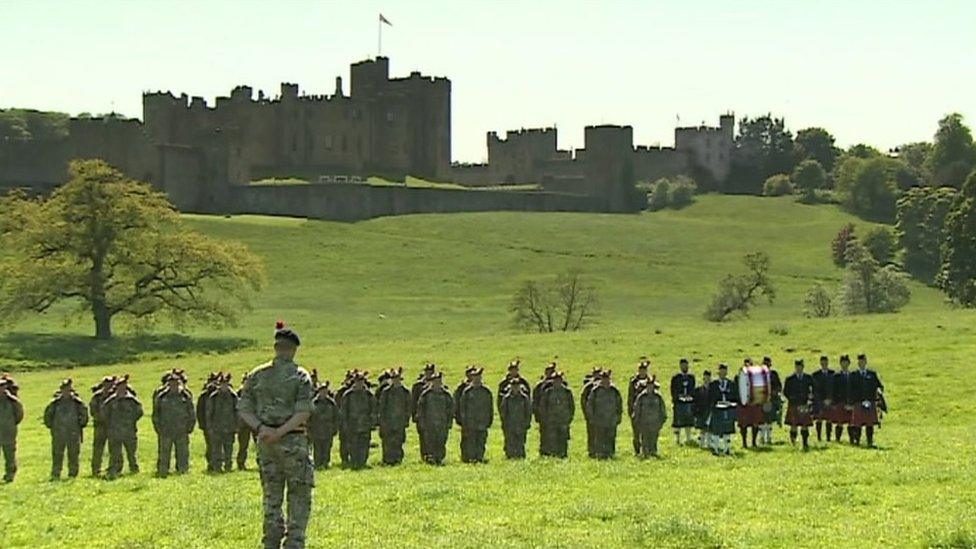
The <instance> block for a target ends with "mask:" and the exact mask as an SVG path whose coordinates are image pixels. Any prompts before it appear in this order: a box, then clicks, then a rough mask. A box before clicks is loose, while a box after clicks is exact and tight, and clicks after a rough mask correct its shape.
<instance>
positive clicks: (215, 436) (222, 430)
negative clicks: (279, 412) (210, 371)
mask: <svg viewBox="0 0 976 549" xmlns="http://www.w3.org/2000/svg"><path fill="white" fill-rule="evenodd" d="M230 378H231V375H230V373H229V372H228V373H225V374H221V375H218V376H217V387H216V388H215V389H214V391H213V392H212V393H210V397H209V398H210V400H209V401H208V402H207V429H209V430H210V440H211V444H212V449H213V462H214V469H215V470H216V471H217V472H225V473H229V472H230V471H231V470H232V469H233V463H234V438H235V437H236V436H237V393H236V392H235V391H234V388H233V386H231V384H230Z"/></svg>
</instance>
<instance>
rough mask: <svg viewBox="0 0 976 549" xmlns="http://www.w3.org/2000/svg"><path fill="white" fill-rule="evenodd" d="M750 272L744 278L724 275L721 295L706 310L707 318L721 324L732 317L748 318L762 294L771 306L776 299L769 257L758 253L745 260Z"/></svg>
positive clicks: (718, 294) (721, 282) (713, 299)
mask: <svg viewBox="0 0 976 549" xmlns="http://www.w3.org/2000/svg"><path fill="white" fill-rule="evenodd" d="M742 261H743V263H745V264H746V267H747V268H748V269H749V272H748V273H746V274H742V275H733V274H728V275H725V278H723V279H722V280H721V281H720V282H719V285H718V293H716V294H715V295H714V296H712V301H711V303H709V305H708V308H706V309H705V319H706V320H710V321H712V322H722V321H725V320H728V319H729V318H731V317H733V316H736V315H738V316H749V310H750V309H751V308H752V307H753V306H755V304H756V300H757V299H759V296H760V295H764V296H766V299H768V300H769V302H770V303H772V302H773V299H774V298H775V297H776V291H775V289H774V288H773V283H772V281H771V280H770V279H769V256H768V255H766V254H765V253H764V252H755V253H751V254H748V255H746V256H745V257H744V258H743V259H742Z"/></svg>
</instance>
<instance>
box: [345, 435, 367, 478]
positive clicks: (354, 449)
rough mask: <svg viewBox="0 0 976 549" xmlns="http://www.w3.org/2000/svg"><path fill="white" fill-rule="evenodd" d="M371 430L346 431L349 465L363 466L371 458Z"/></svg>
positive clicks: (354, 466)
mask: <svg viewBox="0 0 976 549" xmlns="http://www.w3.org/2000/svg"><path fill="white" fill-rule="evenodd" d="M371 434H372V433H371V432H370V431H363V432H348V433H346V451H347V452H349V466H350V467H353V468H357V469H358V468H361V467H365V466H366V462H367V461H368V460H369V440H370V435H371Z"/></svg>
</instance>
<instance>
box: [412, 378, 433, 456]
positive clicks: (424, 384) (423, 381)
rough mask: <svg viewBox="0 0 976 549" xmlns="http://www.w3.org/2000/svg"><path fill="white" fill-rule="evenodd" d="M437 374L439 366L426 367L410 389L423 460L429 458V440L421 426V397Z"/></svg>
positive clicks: (414, 420)
mask: <svg viewBox="0 0 976 549" xmlns="http://www.w3.org/2000/svg"><path fill="white" fill-rule="evenodd" d="M436 372H437V366H436V365H434V364H433V363H431V362H428V363H427V364H425V365H424V369H423V371H421V372H420V373H419V374H418V375H417V380H416V381H414V383H413V385H412V386H411V387H410V398H411V400H412V403H411V404H412V405H411V409H412V410H413V422H414V425H415V426H416V428H417V441H418V443H419V445H420V456H421V459H426V457H425V456H427V440H426V439H425V438H424V430H423V426H422V425H421V424H420V420H419V418H418V416H417V413H418V412H419V411H420V407H419V403H420V395H422V394H423V393H424V391H426V390H427V388H428V387H429V383H430V378H431V376H433V375H434V374H435V373H436Z"/></svg>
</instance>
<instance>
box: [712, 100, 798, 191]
mask: <svg viewBox="0 0 976 549" xmlns="http://www.w3.org/2000/svg"><path fill="white" fill-rule="evenodd" d="M795 165H796V156H795V151H794V147H793V134H792V133H791V132H790V131H789V130H787V129H786V123H785V121H784V120H783V119H782V118H773V117H772V116H771V115H768V114H767V115H764V116H760V117H758V118H749V117H744V118H743V119H742V121H741V122H739V135H738V136H736V138H735V144H734V149H733V154H732V171H731V173H730V175H729V187H728V188H727V190H729V191H732V192H744V193H751V194H760V193H761V192H762V189H763V182H765V181H766V179H767V178H769V177H770V176H772V175H775V174H778V173H791V172H792V171H793V167H794V166H795Z"/></svg>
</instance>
